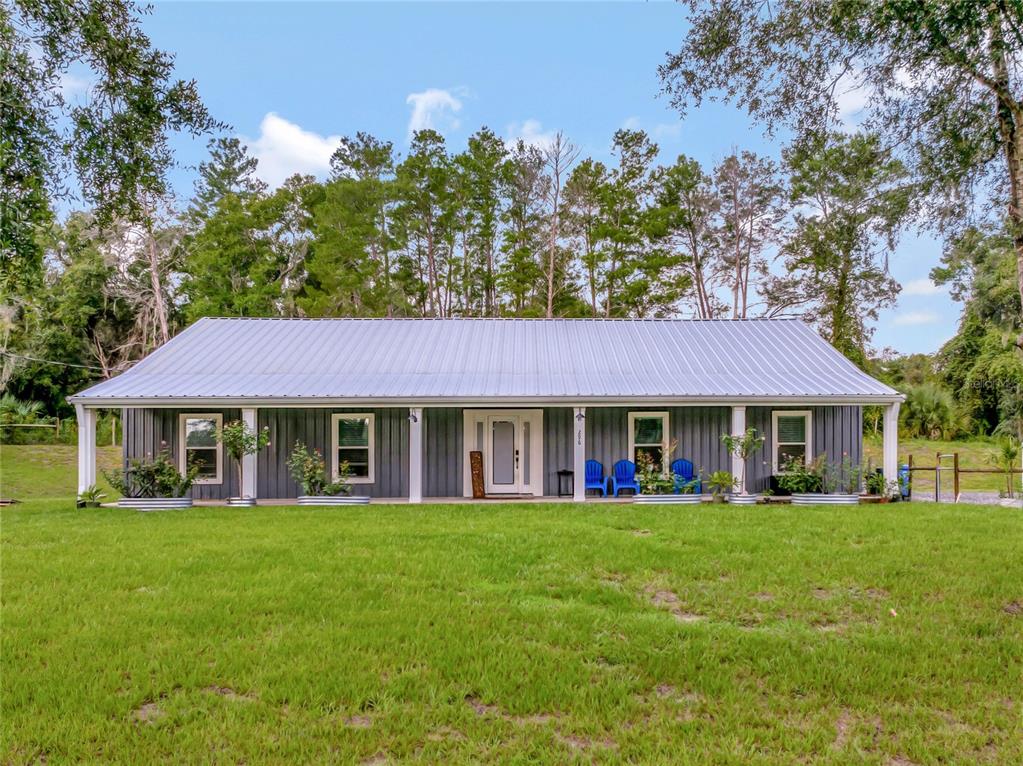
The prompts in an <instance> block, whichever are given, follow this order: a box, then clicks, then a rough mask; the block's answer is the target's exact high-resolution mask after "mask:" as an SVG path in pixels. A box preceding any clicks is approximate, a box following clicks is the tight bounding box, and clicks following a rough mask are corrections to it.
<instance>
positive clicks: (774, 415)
mask: <svg viewBox="0 0 1023 766" xmlns="http://www.w3.org/2000/svg"><path fill="white" fill-rule="evenodd" d="M799 415H802V416H803V419H804V420H805V422H806V430H805V433H806V442H805V450H804V453H803V462H804V463H805V464H806V465H810V462H811V461H812V460H813V417H812V416H813V412H812V411H811V410H774V411H772V412H771V473H773V474H775V475H777V474H779V473H781V471H780V469H779V466H778V447H781V446H782V445H786V444H803V443H804V442H779V441H778V418H779V417H796V416H799Z"/></svg>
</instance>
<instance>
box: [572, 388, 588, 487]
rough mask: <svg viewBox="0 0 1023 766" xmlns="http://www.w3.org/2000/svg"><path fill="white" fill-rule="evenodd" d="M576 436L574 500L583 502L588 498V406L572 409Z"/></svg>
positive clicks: (573, 474)
mask: <svg viewBox="0 0 1023 766" xmlns="http://www.w3.org/2000/svg"><path fill="white" fill-rule="evenodd" d="M572 423H573V424H574V427H575V437H574V438H573V439H572V445H573V447H572V500H573V501H574V502H576V503H582V502H584V501H585V500H586V408H585V407H575V408H573V410H572Z"/></svg>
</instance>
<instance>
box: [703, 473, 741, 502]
mask: <svg viewBox="0 0 1023 766" xmlns="http://www.w3.org/2000/svg"><path fill="white" fill-rule="evenodd" d="M736 483H737V482H736V479H735V477H734V476H732V474H730V473H729V472H728V471H714V473H712V474H711V475H710V476H708V477H707V487H708V488H709V489H710V496H711V499H712V500H713V501H714V502H715V503H724V502H727V495H730V494H731V493H732V490H734V489H735V486H736Z"/></svg>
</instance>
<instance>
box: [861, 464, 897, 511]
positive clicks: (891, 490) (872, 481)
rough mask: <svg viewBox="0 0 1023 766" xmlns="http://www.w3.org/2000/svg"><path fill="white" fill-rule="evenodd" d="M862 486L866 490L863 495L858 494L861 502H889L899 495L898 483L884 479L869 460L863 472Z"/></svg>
mask: <svg viewBox="0 0 1023 766" xmlns="http://www.w3.org/2000/svg"><path fill="white" fill-rule="evenodd" d="M863 488H864V489H865V490H866V494H865V495H860V502H863V503H890V502H892V501H893V500H895V499H897V498H898V497H899V496H900V493H899V483H898V482H897V481H886V480H885V478H884V474H883V473H881V471H879V470H877V469H875V468H874V464H873V462H872V461H870V460H868V461H867V467H866V469H865V470H864V472H863Z"/></svg>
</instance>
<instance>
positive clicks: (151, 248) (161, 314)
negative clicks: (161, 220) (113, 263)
mask: <svg viewBox="0 0 1023 766" xmlns="http://www.w3.org/2000/svg"><path fill="white" fill-rule="evenodd" d="M146 245H147V253H148V255H149V283H150V285H151V286H152V288H153V313H154V314H155V315H156V321H157V323H158V325H159V329H160V344H161V345H163V344H164V343H166V342H167V341H169V340H170V329H169V327H168V326H167V303H166V301H164V299H163V281H162V280H161V279H160V259H159V256H158V254H157V252H156V237H155V236H153V226H152V222H150V223H149V225H148V226H147V227H146Z"/></svg>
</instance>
